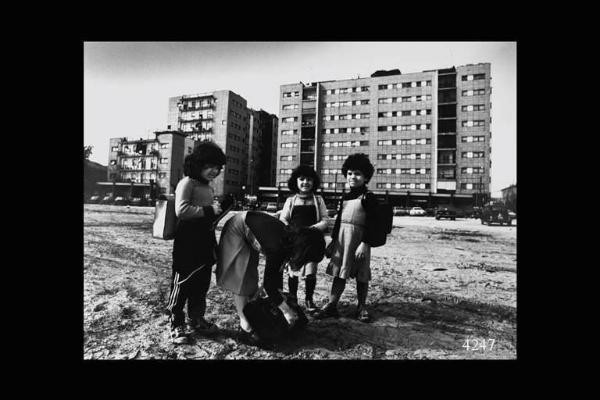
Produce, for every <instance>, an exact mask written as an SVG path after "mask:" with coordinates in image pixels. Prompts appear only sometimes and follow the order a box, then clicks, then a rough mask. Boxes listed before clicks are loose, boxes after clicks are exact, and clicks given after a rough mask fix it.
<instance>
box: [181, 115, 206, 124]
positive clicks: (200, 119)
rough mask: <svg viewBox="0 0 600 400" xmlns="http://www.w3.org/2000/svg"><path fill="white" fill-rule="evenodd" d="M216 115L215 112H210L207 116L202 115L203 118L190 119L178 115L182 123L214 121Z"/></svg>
mask: <svg viewBox="0 0 600 400" xmlns="http://www.w3.org/2000/svg"><path fill="white" fill-rule="evenodd" d="M213 117H214V114H209V115H207V116H206V118H205V117H201V118H190V119H185V118H181V117H177V122H180V123H186V122H202V121H212V120H213Z"/></svg>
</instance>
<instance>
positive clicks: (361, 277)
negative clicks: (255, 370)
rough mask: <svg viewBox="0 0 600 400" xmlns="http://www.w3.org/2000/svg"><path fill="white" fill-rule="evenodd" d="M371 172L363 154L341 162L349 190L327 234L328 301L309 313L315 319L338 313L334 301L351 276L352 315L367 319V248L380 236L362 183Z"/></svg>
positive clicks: (374, 207)
mask: <svg viewBox="0 0 600 400" xmlns="http://www.w3.org/2000/svg"><path fill="white" fill-rule="evenodd" d="M374 171H375V168H374V167H373V165H372V164H371V162H370V161H369V158H368V156H367V155H366V154H363V153H356V154H351V155H349V156H348V158H346V160H345V161H344V164H343V165H342V173H343V174H344V176H345V177H346V180H347V182H348V185H349V187H350V191H349V192H348V193H345V194H344V195H343V197H342V202H341V207H340V210H339V212H338V214H337V218H336V221H335V225H334V228H333V232H332V233H331V238H332V241H331V243H330V244H329V245H328V249H327V251H326V256H327V257H329V258H330V259H331V260H330V262H329V264H328V265H327V269H326V271H325V272H326V273H327V274H328V275H331V276H333V283H332V286H331V292H330V295H329V302H328V303H327V304H326V305H325V306H324V307H323V308H321V309H320V310H318V311H317V312H316V313H315V314H314V315H313V317H314V318H316V319H323V318H329V317H334V318H337V317H338V316H339V314H338V310H337V304H338V302H339V300H340V297H341V296H342V293H343V291H344V289H345V287H346V280H347V279H348V278H355V279H356V292H357V298H358V307H357V310H356V318H357V319H358V320H359V321H361V322H369V321H370V320H371V316H370V314H369V312H368V310H367V305H366V302H367V293H368V289H369V280H371V266H370V263H371V247H372V244H374V245H375V246H377V245H378V244H379V243H378V242H377V240H376V238H377V237H379V236H381V235H380V233H381V232H378V230H381V229H382V227H381V226H378V224H377V223H376V219H375V216H376V214H377V207H378V201H377V198H376V197H375V195H374V194H373V193H372V192H370V191H369V190H368V189H367V186H366V185H367V183H368V182H369V180H370V179H371V177H372V176H373V173H374Z"/></svg>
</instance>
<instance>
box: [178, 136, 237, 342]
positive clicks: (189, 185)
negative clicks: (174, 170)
mask: <svg viewBox="0 0 600 400" xmlns="http://www.w3.org/2000/svg"><path fill="white" fill-rule="evenodd" d="M226 161H227V159H226V158H225V154H223V151H222V150H221V149H220V148H219V147H218V146H217V145H216V144H214V143H210V142H205V143H201V144H200V145H198V146H197V147H196V148H195V149H194V151H193V152H192V153H191V154H189V155H187V156H186V158H185V159H184V166H183V171H184V175H185V176H184V177H183V179H181V180H180V181H179V182H178V184H177V187H176V189H175V214H176V215H177V218H178V220H177V227H176V230H175V240H174V242H173V264H172V278H171V279H172V282H171V292H170V295H169V302H168V304H167V310H168V312H169V315H170V318H169V320H170V326H169V329H170V336H171V339H172V341H173V343H175V344H183V343H187V341H188V337H187V335H188V332H187V331H186V329H185V328H186V327H185V324H186V320H185V313H184V306H185V304H186V303H187V317H188V318H187V324H188V326H189V328H190V329H192V330H194V331H196V332H200V333H211V332H214V331H215V330H216V327H215V326H214V325H213V324H211V323H209V322H208V321H206V320H205V319H204V313H205V311H206V294H207V292H208V288H209V286H210V279H211V273H212V265H213V264H214V263H215V249H216V245H217V241H216V238H215V231H214V228H213V222H214V221H215V218H216V216H217V215H219V214H220V213H221V211H222V210H221V207H220V206H219V205H218V204H215V202H214V191H213V188H212V187H211V186H210V185H209V184H210V182H211V181H212V180H213V179H215V178H216V177H217V176H218V175H219V173H220V172H221V169H222V167H223V165H224V164H225V162H226Z"/></svg>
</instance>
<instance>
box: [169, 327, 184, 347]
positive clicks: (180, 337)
mask: <svg viewBox="0 0 600 400" xmlns="http://www.w3.org/2000/svg"><path fill="white" fill-rule="evenodd" d="M170 333H171V342H173V343H174V344H186V343H187V342H188V336H187V333H186V332H185V327H184V326H183V325H178V326H172V327H171V332H170Z"/></svg>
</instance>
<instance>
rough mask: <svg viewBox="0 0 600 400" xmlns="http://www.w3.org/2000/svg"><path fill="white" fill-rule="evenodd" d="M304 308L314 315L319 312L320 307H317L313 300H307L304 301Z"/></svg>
mask: <svg viewBox="0 0 600 400" xmlns="http://www.w3.org/2000/svg"><path fill="white" fill-rule="evenodd" d="M304 308H306V311H308V312H309V313H313V312H315V311H317V310H318V307H317V306H316V305H315V303H314V302H313V300H312V299H306V300H305V301H304Z"/></svg>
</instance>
